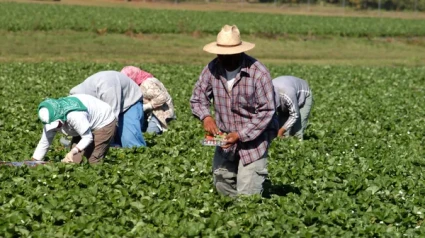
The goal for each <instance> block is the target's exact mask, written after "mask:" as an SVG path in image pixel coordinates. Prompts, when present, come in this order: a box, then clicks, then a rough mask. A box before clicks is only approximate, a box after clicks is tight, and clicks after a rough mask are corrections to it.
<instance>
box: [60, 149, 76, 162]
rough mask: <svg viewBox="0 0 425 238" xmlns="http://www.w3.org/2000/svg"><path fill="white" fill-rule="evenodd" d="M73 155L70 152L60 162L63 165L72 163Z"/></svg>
mask: <svg viewBox="0 0 425 238" xmlns="http://www.w3.org/2000/svg"><path fill="white" fill-rule="evenodd" d="M73 159H74V153H73V152H72V151H70V152H69V153H68V154H66V156H65V158H64V159H63V160H62V162H63V163H72V162H74V160H73Z"/></svg>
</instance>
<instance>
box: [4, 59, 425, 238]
mask: <svg viewBox="0 0 425 238" xmlns="http://www.w3.org/2000/svg"><path fill="white" fill-rule="evenodd" d="M122 66H123V65H120V64H108V65H104V64H79V63H39V64H19V63H15V64H2V65H1V66H0V71H1V72H2V75H1V76H0V85H1V92H2V94H1V96H0V100H1V101H2V105H1V107H0V118H1V120H0V128H1V130H0V133H1V138H2V143H1V144H0V151H1V152H2V159H4V160H24V159H28V158H30V156H31V153H32V151H33V149H34V147H35V146H36V143H37V141H38V139H39V137H40V133H41V129H42V127H41V123H39V122H38V120H37V116H36V107H37V104H38V102H39V101H41V100H42V99H43V98H44V97H47V96H49V97H59V96H62V95H66V93H67V92H68V90H69V88H70V87H71V86H72V85H75V84H77V83H78V82H79V81H80V80H81V79H82V78H85V77H86V76H87V75H90V74H92V73H94V72H97V71H99V70H102V69H105V68H108V69H120V68H121V67H122ZM146 69H147V70H150V71H151V72H153V73H154V74H155V75H157V77H159V78H161V80H162V81H163V82H164V84H165V85H166V86H167V87H168V88H169V90H170V93H171V95H172V97H173V98H174V100H175V105H176V110H177V117H178V120H177V121H175V122H174V123H173V124H172V129H171V130H170V131H169V132H167V133H166V134H165V135H162V136H147V138H148V143H149V148H147V149H143V148H142V149H136V150H131V149H127V150H118V149H113V150H112V151H111V153H110V154H109V155H108V157H107V158H106V160H105V163H104V164H103V165H101V166H93V167H91V166H89V165H87V164H84V165H81V166H73V165H64V164H60V163H54V164H52V165H46V166H39V167H37V168H9V167H0V187H1V190H0V217H1V219H0V234H3V236H4V237H13V236H30V235H31V236H33V237H41V236H44V234H46V235H48V236H49V237H53V236H58V237H63V236H66V237H75V236H93V237H105V236H106V235H108V236H112V235H113V236H117V237H123V236H125V237H140V236H145V237H156V236H158V237H160V236H163V237H193V236H203V237H204V236H216V237H235V236H239V237H248V236H250V237H260V236H261V237H280V236H282V235H285V234H286V235H289V234H292V235H293V236H300V237H315V236H321V235H323V236H326V237H330V236H335V237H341V236H346V237H352V236H370V237H372V236H388V237H402V236H404V237H406V236H407V237H413V236H416V235H419V234H424V232H425V227H422V226H421V224H422V222H423V219H424V214H425V208H424V207H423V204H424V202H425V197H424V196H425V189H424V187H425V182H424V181H425V178H424V175H423V169H424V166H425V163H424V161H423V156H424V152H425V151H424V140H423V135H424V133H423V130H422V128H423V126H422V125H423V123H424V119H425V118H424V115H423V110H422V109H421V106H422V105H423V104H424V102H425V101H424V96H425V92H424V90H423V82H424V80H425V68H367V67H319V66H309V67H303V66H286V67H270V70H271V72H272V75H273V76H277V75H282V74H292V75H298V76H299V77H303V78H306V79H308V81H309V82H310V84H311V87H312V88H313V92H314V97H315V105H314V109H313V114H312V118H311V126H310V127H309V128H308V131H307V135H306V137H307V139H306V140H305V141H304V142H302V143H300V142H298V141H296V140H276V141H274V142H273V144H272V147H271V149H270V167H269V170H270V182H269V186H268V187H267V189H266V194H265V195H264V196H265V197H264V198H261V197H259V196H254V197H250V198H240V199H237V200H232V199H230V198H225V197H220V196H219V195H217V194H216V192H215V191H213V188H212V178H211V175H210V171H211V168H210V167H211V159H212V155H213V150H212V149H211V148H210V147H202V146H201V145H200V143H199V140H200V139H201V138H202V135H203V130H202V128H201V126H200V123H199V122H198V121H197V120H195V119H194V118H193V117H192V116H191V114H190V108H189V105H188V100H189V97H190V95H191V91H192V88H193V85H194V83H195V81H196V79H197V76H198V74H199V72H200V70H201V68H200V67H190V66H185V67H181V66H178V65H146ZM58 138H59V136H58ZM58 138H56V139H55V140H56V141H55V144H54V146H53V147H52V148H54V149H53V150H52V151H51V152H49V154H48V157H49V160H51V161H59V160H60V159H61V158H62V157H63V156H64V155H65V153H66V152H65V151H64V150H61V146H60V145H59V143H58Z"/></svg>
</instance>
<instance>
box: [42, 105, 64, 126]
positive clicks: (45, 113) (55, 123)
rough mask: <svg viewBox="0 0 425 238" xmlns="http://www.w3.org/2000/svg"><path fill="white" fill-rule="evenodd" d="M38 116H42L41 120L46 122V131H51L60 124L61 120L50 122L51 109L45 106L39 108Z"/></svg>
mask: <svg viewBox="0 0 425 238" xmlns="http://www.w3.org/2000/svg"><path fill="white" fill-rule="evenodd" d="M38 117H39V118H40V120H41V122H43V124H44V128H46V131H50V130H52V129H56V128H58V126H59V123H60V120H56V121H53V122H51V123H48V122H49V110H48V109H47V108H45V107H42V108H40V110H38Z"/></svg>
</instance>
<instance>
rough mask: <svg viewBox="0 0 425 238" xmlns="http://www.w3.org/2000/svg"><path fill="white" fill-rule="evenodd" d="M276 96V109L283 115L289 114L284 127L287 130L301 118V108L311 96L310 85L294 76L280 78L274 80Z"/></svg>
mask: <svg viewBox="0 0 425 238" xmlns="http://www.w3.org/2000/svg"><path fill="white" fill-rule="evenodd" d="M272 82H273V86H274V89H275V94H276V98H277V99H276V101H277V102H276V103H277V104H276V108H277V109H278V110H279V111H280V112H282V113H289V118H288V120H287V121H286V122H285V124H284V125H283V128H285V130H288V129H289V128H291V127H292V126H293V125H294V123H295V122H296V121H297V119H298V118H299V117H300V107H302V106H304V103H305V99H306V98H307V97H308V96H310V94H311V90H310V87H309V86H308V83H307V82H306V81H305V80H303V79H300V78H297V77H294V76H280V77H277V78H275V79H273V81H272Z"/></svg>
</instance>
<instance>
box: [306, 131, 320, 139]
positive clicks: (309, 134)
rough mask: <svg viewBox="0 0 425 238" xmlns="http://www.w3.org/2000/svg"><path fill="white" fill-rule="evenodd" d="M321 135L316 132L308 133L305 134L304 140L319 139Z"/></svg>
mask: <svg viewBox="0 0 425 238" xmlns="http://www.w3.org/2000/svg"><path fill="white" fill-rule="evenodd" d="M318 139H319V137H318V136H317V135H316V134H312V133H307V134H305V135H304V136H303V140H318Z"/></svg>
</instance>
